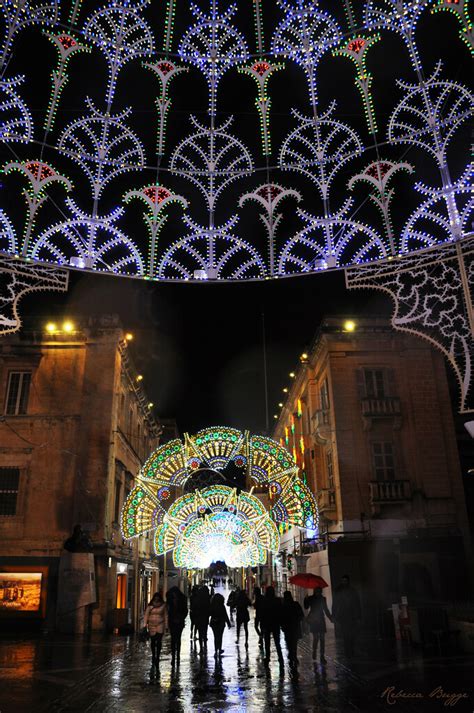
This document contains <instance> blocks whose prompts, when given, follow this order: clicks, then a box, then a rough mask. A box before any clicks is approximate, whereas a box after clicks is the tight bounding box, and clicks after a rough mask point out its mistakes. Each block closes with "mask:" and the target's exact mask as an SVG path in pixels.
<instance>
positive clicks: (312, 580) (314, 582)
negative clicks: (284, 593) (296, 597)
mask: <svg viewBox="0 0 474 713" xmlns="http://www.w3.org/2000/svg"><path fill="white" fill-rule="evenodd" d="M288 581H289V582H291V584H295V585H296V586H297V587H304V588H305V589H316V587H321V589H324V587H329V584H328V583H327V582H326V581H325V580H324V579H323V578H322V577H319V576H318V575H317V574H311V573H310V572H300V573H299V574H294V575H293V576H292V577H290V579H289V580H288Z"/></svg>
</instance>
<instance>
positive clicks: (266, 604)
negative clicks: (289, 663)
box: [260, 587, 283, 666]
mask: <svg viewBox="0 0 474 713" xmlns="http://www.w3.org/2000/svg"><path fill="white" fill-rule="evenodd" d="M281 609H282V604H281V599H278V597H276V596H275V589H274V588H273V587H267V590H266V592H265V596H264V597H263V598H262V606H261V613H260V626H261V628H262V632H263V643H264V649H265V659H264V661H265V666H268V664H269V663H270V640H271V638H272V637H273V643H274V644H275V649H276V652H277V655H278V661H279V662H280V666H283V654H282V653H281V645H280V626H281Z"/></svg>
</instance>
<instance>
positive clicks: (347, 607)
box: [332, 574, 361, 658]
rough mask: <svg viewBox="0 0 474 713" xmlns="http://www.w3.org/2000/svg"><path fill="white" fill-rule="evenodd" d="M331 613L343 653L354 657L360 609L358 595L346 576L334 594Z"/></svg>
mask: <svg viewBox="0 0 474 713" xmlns="http://www.w3.org/2000/svg"><path fill="white" fill-rule="evenodd" d="M332 613H333V617H334V619H335V622H336V626H337V631H338V632H339V633H340V634H342V638H343V641H344V653H345V655H346V656H348V657H349V658H352V657H353V656H354V643H355V637H356V632H357V628H358V626H359V622H360V618H361V608H360V599H359V595H358V594H357V592H356V590H355V589H354V588H353V587H351V584H350V580H349V576H348V575H347V574H345V575H344V576H343V577H342V579H341V584H340V586H339V587H338V588H337V589H336V591H335V593H334V604H333V608H332Z"/></svg>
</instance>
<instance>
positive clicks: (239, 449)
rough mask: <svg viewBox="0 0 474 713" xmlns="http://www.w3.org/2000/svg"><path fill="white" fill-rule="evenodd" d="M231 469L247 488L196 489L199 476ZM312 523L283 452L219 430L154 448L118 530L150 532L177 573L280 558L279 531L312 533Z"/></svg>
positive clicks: (311, 502) (309, 500)
mask: <svg viewBox="0 0 474 713" xmlns="http://www.w3.org/2000/svg"><path fill="white" fill-rule="evenodd" d="M229 467H232V468H234V470H235V469H237V471H238V472H240V473H241V474H242V477H243V482H245V489H244V488H243V489H241V490H240V492H239V490H238V489H237V488H235V487H230V486H229V485H227V484H222V485H221V484H215V483H214V484H211V485H208V486H206V487H199V481H198V476H199V474H202V473H203V472H206V471H207V470H211V471H212V472H213V473H217V474H222V475H223V476H225V472H226V469H227V468H229ZM183 488H185V490H188V492H186V493H185V494H184V495H183V494H182V492H183ZM255 488H258V495H257V494H255V493H253V489H255ZM317 523H318V511H317V505H316V500H315V498H314V496H313V494H312V493H311V491H310V490H309V489H308V488H307V486H306V485H305V483H304V482H303V480H301V478H300V477H299V470H298V465H297V464H296V462H295V460H294V459H293V456H292V455H291V454H290V453H289V452H288V451H287V449H286V448H284V447H283V446H281V445H280V444H278V443H277V442H276V441H274V440H272V439H271V438H266V437H263V436H253V435H250V434H249V433H248V432H242V431H239V430H237V429H233V428H228V427H224V426H217V427H213V428H206V429H203V430H202V431H199V432H198V433H197V434H196V435H194V436H189V435H188V434H186V435H185V437H184V440H183V441H181V440H179V439H175V440H173V441H170V442H169V443H166V444H164V445H161V446H159V447H158V448H157V449H156V451H155V452H154V453H153V454H152V455H151V456H150V458H149V459H148V460H147V462H146V463H145V465H144V466H143V468H142V469H141V471H140V473H139V475H138V477H137V479H136V485H135V487H134V489H133V490H132V492H131V493H130V495H129V496H128V498H127V500H126V502H125V504H124V507H123V511H122V523H121V524H122V533H123V536H124V537H125V538H128V539H130V538H133V537H138V536H140V535H143V534H145V533H147V532H154V533H155V540H154V541H155V551H156V553H157V554H162V553H164V552H168V551H170V550H173V557H174V562H175V564H176V566H180V567H187V568H200V567H207V566H208V565H209V564H210V562H211V561H213V560H218V559H221V560H222V559H223V560H225V561H226V563H227V564H228V565H229V566H231V567H237V566H242V567H244V566H256V565H257V564H263V563H264V562H265V561H266V558H267V552H268V551H271V552H276V551H278V546H279V531H283V530H284V529H286V528H288V527H290V526H295V527H299V528H304V529H309V530H314V529H315V528H316V527H317Z"/></svg>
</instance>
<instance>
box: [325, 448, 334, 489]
mask: <svg viewBox="0 0 474 713" xmlns="http://www.w3.org/2000/svg"><path fill="white" fill-rule="evenodd" d="M326 468H327V474H328V488H331V490H333V489H334V464H333V460H332V451H326Z"/></svg>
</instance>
